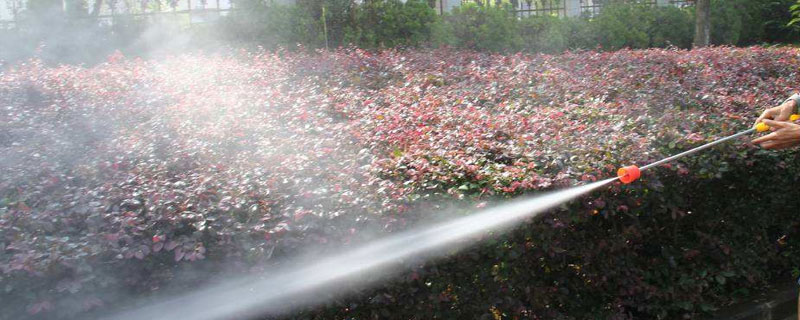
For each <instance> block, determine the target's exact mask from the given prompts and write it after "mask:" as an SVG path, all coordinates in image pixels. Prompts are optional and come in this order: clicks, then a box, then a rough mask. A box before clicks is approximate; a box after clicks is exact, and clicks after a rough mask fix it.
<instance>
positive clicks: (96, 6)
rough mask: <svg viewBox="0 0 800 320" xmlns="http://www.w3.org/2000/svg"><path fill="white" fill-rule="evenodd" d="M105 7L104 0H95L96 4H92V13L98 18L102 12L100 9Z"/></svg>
mask: <svg viewBox="0 0 800 320" xmlns="http://www.w3.org/2000/svg"><path fill="white" fill-rule="evenodd" d="M102 7H103V0H95V2H94V5H92V13H91V14H90V15H91V16H92V17H95V18H97V16H98V15H99V14H100V9H101V8H102Z"/></svg>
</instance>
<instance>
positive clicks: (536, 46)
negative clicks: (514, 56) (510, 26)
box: [518, 16, 570, 53]
mask: <svg viewBox="0 0 800 320" xmlns="http://www.w3.org/2000/svg"><path fill="white" fill-rule="evenodd" d="M568 23H569V22H568V21H566V20H562V19H561V18H558V17H554V16H531V17H527V18H523V19H521V20H520V21H519V27H518V30H519V31H518V32H519V37H520V40H519V41H520V45H519V48H520V49H522V50H524V51H528V52H545V53H558V52H563V51H565V50H567V49H569V45H570V41H569V40H570V35H569V27H568Z"/></svg>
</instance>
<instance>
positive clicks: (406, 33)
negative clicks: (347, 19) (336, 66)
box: [344, 0, 437, 48]
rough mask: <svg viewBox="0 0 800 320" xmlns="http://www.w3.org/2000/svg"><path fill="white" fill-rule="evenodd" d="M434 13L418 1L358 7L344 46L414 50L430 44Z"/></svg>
mask: <svg viewBox="0 0 800 320" xmlns="http://www.w3.org/2000/svg"><path fill="white" fill-rule="evenodd" d="M436 21H437V17H436V11H434V10H433V9H432V8H431V7H430V6H428V4H427V3H426V2H424V1H422V0H410V1H406V2H400V1H399V0H389V1H373V2H367V3H366V4H365V5H363V6H359V7H358V8H357V9H356V11H355V19H354V21H353V23H352V24H351V25H350V26H348V27H347V28H346V31H345V37H344V39H345V42H346V43H350V44H356V45H358V46H360V47H365V48H377V47H397V46H401V47H417V46H420V45H422V44H426V43H429V42H430V41H431V37H432V32H433V25H434V24H435V23H436Z"/></svg>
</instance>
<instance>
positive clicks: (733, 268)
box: [0, 47, 800, 319]
mask: <svg viewBox="0 0 800 320" xmlns="http://www.w3.org/2000/svg"><path fill="white" fill-rule="evenodd" d="M798 63H800V52H798V50H797V49H793V48H761V47H750V48H743V49H736V48H710V49H702V50H692V51H685V50H678V49H674V48H673V49H649V50H621V51H616V52H598V51H586V52H576V53H566V54H562V55H538V54H533V55H532V54H511V55H501V54H489V53H481V52H476V51H467V50H453V49H437V50H434V51H426V50H381V51H377V52H371V51H364V50H360V49H356V48H350V49H339V50H335V51H321V52H313V51H310V50H305V49H304V50H296V51H294V52H291V51H287V50H280V51H277V52H264V51H261V52H259V51H256V52H252V51H238V52H234V53H229V54H226V55H192V54H185V55H181V56H175V57H170V58H167V59H164V60H142V59H135V58H132V59H127V58H125V57H124V56H122V55H120V54H117V55H114V56H112V57H110V59H109V61H107V62H105V63H102V64H99V65H97V66H94V67H80V66H74V65H62V66H55V67H48V66H47V65H46V64H44V63H43V62H41V61H36V60H32V61H28V62H26V63H24V64H19V65H15V66H13V67H12V68H9V70H8V71H6V72H4V73H2V74H0V83H1V84H2V85H0V99H2V100H0V101H2V104H3V105H5V106H6V111H5V112H4V113H3V114H2V115H0V117H2V118H0V120H2V121H0V125H2V128H0V129H2V130H0V132H2V134H3V136H2V140H0V141H2V143H0V148H1V151H2V152H0V154H2V155H3V158H2V160H3V163H4V166H3V167H0V170H2V171H1V172H0V177H1V178H0V179H1V180H0V270H2V273H0V288H3V290H2V291H0V299H2V301H4V303H3V304H2V307H3V308H4V309H3V310H0V311H2V312H0V315H3V317H6V318H9V319H11V318H13V319H19V318H24V317H33V318H37V317H38V318H48V319H49V318H59V317H66V318H75V317H90V316H91V315H93V312H102V311H104V310H108V308H113V307H114V306H115V304H116V303H118V302H120V301H123V302H124V301H131V300H130V299H132V298H134V297H140V296H147V295H150V294H153V293H154V292H162V291H164V290H177V291H186V290H190V289H191V288H193V287H195V286H197V285H199V284H202V283H204V282H205V281H209V279H213V278H214V275H218V274H223V275H224V274H228V273H234V274H246V273H259V272H263V270H265V269H267V268H269V267H272V266H275V264H280V262H281V261H282V258H284V257H288V256H292V255H293V254H296V253H297V252H299V251H301V250H302V249H303V248H309V247H319V248H322V249H320V250H325V249H324V248H326V246H325V244H328V245H330V246H334V247H340V248H341V247H344V248H347V247H349V246H352V243H356V242H357V240H358V239H364V238H369V237H370V233H372V234H382V233H390V232H395V231H398V230H403V229H406V228H409V227H411V226H413V225H415V224H416V223H419V222H420V221H425V219H427V218H430V215H432V214H434V213H435V212H438V211H440V210H442V209H443V208H445V207H443V205H442V204H443V203H444V204H451V208H449V210H450V211H452V212H455V213H456V214H468V213H470V212H474V210H475V209H477V208H480V207H483V206H486V205H488V204H487V203H494V202H495V201H502V200H504V199H508V198H512V197H519V196H523V195H532V194H536V193H539V192H542V191H545V190H552V189H557V188H561V187H567V186H572V185H575V184H578V183H581V182H583V181H592V180H595V179H601V178H603V177H607V176H611V175H613V174H614V170H615V169H616V168H618V167H620V166H622V165H626V164H630V163H636V164H644V163H649V162H652V161H654V160H657V159H660V158H662V157H664V156H667V155H671V154H675V153H677V152H679V151H682V150H686V149H688V148H690V147H692V146H696V145H698V144H701V143H703V142H707V141H711V140H713V139H715V138H717V137H721V136H725V135H728V134H730V133H732V132H735V131H738V130H740V129H741V128H746V127H749V126H750V125H751V121H752V118H753V117H754V116H755V114H756V112H757V110H758V109H760V108H757V107H755V106H765V105H771V104H774V103H777V102H779V101H780V100H781V98H783V97H785V96H787V95H788V93H789V92H792V91H793V90H795V88H796V83H797V81H798V80H800V79H798V72H797V67H796V66H797V65H798ZM187 84H191V85H187ZM287 146H290V147H287ZM797 168H798V166H797V151H796V150H789V151H782V152H772V151H764V150H759V149H757V148H755V147H753V146H751V145H748V144H747V142H746V140H745V141H739V142H738V143H730V144H725V145H722V146H719V147H715V148H714V149H713V150H709V151H707V152H703V153H701V154H698V155H695V156H692V157H688V158H685V159H682V160H681V161H678V162H676V163H672V164H670V165H669V166H665V167H662V168H658V169H655V170H653V171H649V172H646V173H645V175H644V177H643V178H642V179H641V180H640V181H638V182H637V183H635V184H631V185H625V186H623V185H619V184H617V185H613V186H611V187H609V188H607V189H605V190H601V191H598V192H596V193H594V194H592V195H590V196H587V197H584V198H582V199H580V200H578V201H575V202H573V203H571V204H570V205H567V206H564V207H562V208H559V209H558V210H554V211H553V212H550V213H548V214H547V215H545V216H544V217H542V218H541V219H537V220H535V221H529V222H527V223H525V224H523V225H522V226H520V227H519V228H517V229H516V230H515V231H513V232H511V233H509V234H504V235H486V236H485V237H484V238H483V239H482V240H483V241H481V242H480V243H476V244H475V247H473V248H472V249H470V250H467V251H464V252H463V253H459V254H453V255H451V256H450V257H448V258H447V259H443V260H440V261H438V262H431V263H424V262H421V261H413V260H409V261H404V262H403V263H404V264H405V267H406V269H405V270H409V271H408V272H407V273H403V274H400V275H398V276H397V277H396V278H394V280H393V281H390V282H387V283H384V284H382V285H381V286H380V287H377V288H374V289H372V290H364V291H359V292H354V293H353V296H351V297H348V298H342V299H340V300H337V301H333V302H331V303H330V304H328V305H325V306H322V307H319V308H314V309H309V310H305V311H302V312H301V313H300V314H298V315H296V317H300V318H319V319H331V318H334V319H336V318H374V317H388V316H396V317H402V318H436V317H440V318H461V317H475V316H479V317H486V318H493V317H498V316H503V317H509V318H537V317H538V318H545V319H554V318H556V319H586V318H610V319H631V318H650V319H653V318H655V319H674V318H679V317H689V318H694V317H700V316H702V315H706V314H708V313H709V312H711V311H713V310H715V309H717V308H720V307H724V306H726V305H728V304H730V303H734V302H736V301H740V300H741V299H744V298H746V297H748V296H750V295H751V294H753V293H754V292H758V291H760V290H762V289H763V288H765V287H768V286H769V285H770V284H772V283H775V282H794V278H793V276H797V272H798V270H797V269H796V266H797V263H798V262H800V261H798V260H800V258H798V257H800V256H798V250H799V248H800V247H798V239H800V235H798V233H797V227H798V224H797V223H796V222H795V221H796V214H797V210H796V208H794V206H792V205H791V204H792V203H793V201H794V200H795V199H797V197H798V196H800V192H798V190H797V189H796V188H792V186H793V185H796V183H797V182H798V181H797V180H798V177H800V174H798V172H797ZM342 290H346V289H345V288H343V289H342Z"/></svg>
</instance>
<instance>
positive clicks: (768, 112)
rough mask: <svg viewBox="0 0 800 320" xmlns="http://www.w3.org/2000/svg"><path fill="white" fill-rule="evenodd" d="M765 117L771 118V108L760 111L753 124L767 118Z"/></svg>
mask: <svg viewBox="0 0 800 320" xmlns="http://www.w3.org/2000/svg"><path fill="white" fill-rule="evenodd" d="M767 118H770V119H771V118H772V110H771V109H767V110H764V112H762V113H761V115H760V116H759V117H758V119H756V123H755V124H759V123H761V121H764V119H767Z"/></svg>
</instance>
